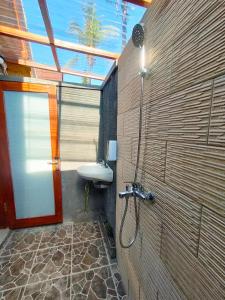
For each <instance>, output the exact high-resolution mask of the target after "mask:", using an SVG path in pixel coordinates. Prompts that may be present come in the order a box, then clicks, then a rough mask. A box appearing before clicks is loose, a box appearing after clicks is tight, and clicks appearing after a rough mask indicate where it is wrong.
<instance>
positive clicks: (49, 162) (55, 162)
mask: <svg viewBox="0 0 225 300" xmlns="http://www.w3.org/2000/svg"><path fill="white" fill-rule="evenodd" d="M58 163H59V160H58V159H57V160H52V161H48V164H49V165H58Z"/></svg>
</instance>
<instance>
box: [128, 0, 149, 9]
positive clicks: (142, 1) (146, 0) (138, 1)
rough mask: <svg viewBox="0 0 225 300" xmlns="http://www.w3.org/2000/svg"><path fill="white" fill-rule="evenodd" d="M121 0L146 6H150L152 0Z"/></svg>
mask: <svg viewBox="0 0 225 300" xmlns="http://www.w3.org/2000/svg"><path fill="white" fill-rule="evenodd" d="M123 1H126V2H130V3H133V4H136V5H139V6H143V7H146V8H148V7H149V6H150V4H152V1H153V0H123Z"/></svg>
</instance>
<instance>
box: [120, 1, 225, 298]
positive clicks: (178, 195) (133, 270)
mask: <svg viewBox="0 0 225 300" xmlns="http://www.w3.org/2000/svg"><path fill="white" fill-rule="evenodd" d="M152 3H153V4H152V5H151V8H150V9H149V10H148V11H147V12H146V14H145V16H144V19H143V22H144V24H145V29H146V38H145V44H146V59H147V65H148V66H149V67H150V68H151V76H150V78H149V79H148V80H145V81H144V107H143V123H142V133H143V136H142V141H141V155H140V169H139V174H138V175H139V181H140V182H141V183H142V184H143V185H144V186H145V188H146V189H147V190H151V191H153V192H154V193H155V194H156V201H155V203H154V204H153V205H150V204H147V203H141V206H140V230H139V233H138V237H137V240H136V243H135V244H134V246H133V247H132V248H130V249H129V250H124V249H122V248H121V247H120V244H119V241H118V232H119V226H120V222H121V217H122V211H123V209H124V201H123V200H121V199H119V198H117V205H116V209H117V213H116V233H117V234H116V237H117V255H118V262H119V267H120V271H121V273H122V276H123V281H124V283H125V286H126V288H127V290H128V295H129V299H135V300H139V299H146V300H149V299H151V300H155V299H161V300H162V299H166V300H168V299H171V300H173V299H202V300H203V299H204V300H205V299H208V300H211V299H217V300H219V299H224V298H225V277H224V274H225V254H224V249H225V240H224V236H225V163H224V162H225V40H224V32H225V1H224V0H221V1H204V0H199V1H191V0H188V1H175V0H158V1H153V2H152ZM139 55H140V52H139V49H136V48H134V46H133V45H132V43H131V42H129V43H128V45H127V47H126V49H125V50H124V52H123V54H122V55H121V57H120V59H119V64H118V116H117V126H118V128H117V135H118V144H119V145H118V146H119V158H118V162H117V190H118V191H120V190H124V188H125V182H126V181H132V180H133V178H134V170H135V161H136V160H135V158H136V155H137V140H138V120H139V115H138V106H139V99H140V86H141V82H140V77H139V76H137V74H138V70H139ZM134 225H135V222H134V207H133V203H132V201H131V202H130V207H129V210H128V215H127V221H126V223H125V231H124V240H125V241H128V240H129V239H130V238H131V237H132V235H133V233H134V228H135V226H134Z"/></svg>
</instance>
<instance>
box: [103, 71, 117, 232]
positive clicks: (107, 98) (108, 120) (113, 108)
mask: <svg viewBox="0 0 225 300" xmlns="http://www.w3.org/2000/svg"><path fill="white" fill-rule="evenodd" d="M116 119H117V68H116V69H115V70H114V71H113V73H112V74H111V76H110V77H109V79H108V81H107V83H106V84H105V86H104V88H103V90H102V93H101V102H100V127H99V147H98V157H99V159H100V160H102V159H104V160H106V159H107V147H108V141H109V140H116V139H117V122H116ZM108 164H109V166H110V167H111V168H112V169H113V173H114V179H113V183H112V184H111V185H110V186H109V188H108V189H107V190H106V191H105V194H104V211H105V214H106V216H107V219H108V221H109V223H110V225H111V226H112V228H113V230H115V219H116V217H115V214H116V162H108Z"/></svg>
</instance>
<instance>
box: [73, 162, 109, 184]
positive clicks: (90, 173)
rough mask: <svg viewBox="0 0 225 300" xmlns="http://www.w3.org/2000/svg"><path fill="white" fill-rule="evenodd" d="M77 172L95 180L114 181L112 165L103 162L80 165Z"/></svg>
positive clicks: (85, 177)
mask: <svg viewBox="0 0 225 300" xmlns="http://www.w3.org/2000/svg"><path fill="white" fill-rule="evenodd" d="M77 173H78V174H79V175H80V176H81V177H82V178H84V179H87V180H92V181H94V182H97V181H103V182H112V181H113V170H112V169H111V168H110V167H108V166H107V167H106V166H105V165H104V164H102V163H88V164H85V165H82V166H80V167H79V168H78V169H77Z"/></svg>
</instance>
